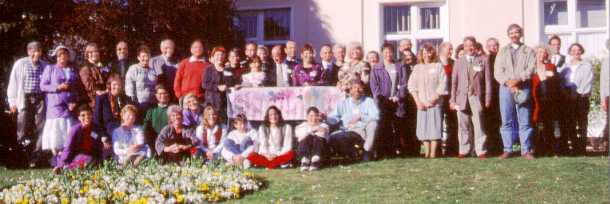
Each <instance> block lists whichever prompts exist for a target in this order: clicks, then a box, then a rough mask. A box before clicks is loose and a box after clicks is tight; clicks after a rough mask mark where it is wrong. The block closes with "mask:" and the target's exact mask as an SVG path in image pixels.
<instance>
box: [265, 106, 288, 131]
mask: <svg viewBox="0 0 610 204" xmlns="http://www.w3.org/2000/svg"><path fill="white" fill-rule="evenodd" d="M271 110H275V111H276V112H277V114H278V125H279V126H283V125H284V117H283V116H282V111H281V110H280V108H278V107H277V106H269V108H267V110H266V111H265V118H264V121H263V125H265V126H266V127H270V126H271V122H270V121H269V112H270V111H271Z"/></svg>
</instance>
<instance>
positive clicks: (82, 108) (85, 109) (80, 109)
mask: <svg viewBox="0 0 610 204" xmlns="http://www.w3.org/2000/svg"><path fill="white" fill-rule="evenodd" d="M82 112H90V113H92V112H93V109H91V107H89V105H87V104H83V105H80V106H79V107H78V113H82Z"/></svg>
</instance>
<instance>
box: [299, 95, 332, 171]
mask: <svg viewBox="0 0 610 204" xmlns="http://www.w3.org/2000/svg"><path fill="white" fill-rule="evenodd" d="M328 130H329V128H328V125H326V124H325V123H322V122H321V118H320V110H318V108H316V107H309V108H308V109H307V121H305V122H303V123H301V124H300V125H298V126H297V127H296V128H295V136H296V138H297V140H298V144H299V147H298V152H299V157H301V171H307V170H309V171H315V170H318V169H319V168H320V164H321V158H322V157H323V155H322V153H323V152H324V146H325V145H326V142H327V141H328Z"/></svg>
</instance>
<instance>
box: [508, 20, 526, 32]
mask: <svg viewBox="0 0 610 204" xmlns="http://www.w3.org/2000/svg"><path fill="white" fill-rule="evenodd" d="M513 29H517V30H518V31H519V33H521V34H523V28H522V27H521V26H520V25H518V24H516V23H513V24H510V25H508V29H506V33H507V34H508V33H510V31H511V30H513Z"/></svg>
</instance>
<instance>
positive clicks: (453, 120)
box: [441, 95, 459, 156]
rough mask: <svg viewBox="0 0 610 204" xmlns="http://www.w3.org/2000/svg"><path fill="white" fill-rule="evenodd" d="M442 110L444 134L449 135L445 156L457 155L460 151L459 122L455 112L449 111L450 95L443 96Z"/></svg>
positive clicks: (446, 141)
mask: <svg viewBox="0 0 610 204" xmlns="http://www.w3.org/2000/svg"><path fill="white" fill-rule="evenodd" d="M441 97H442V98H441V100H442V109H443V121H444V125H443V132H444V133H445V134H446V135H447V138H446V140H445V142H444V143H445V145H444V146H445V147H444V151H445V153H444V154H445V155H447V156H451V155H457V154H458V151H459V147H458V138H457V134H458V121H457V114H456V112H455V110H451V109H449V95H443V96H441Z"/></svg>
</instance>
